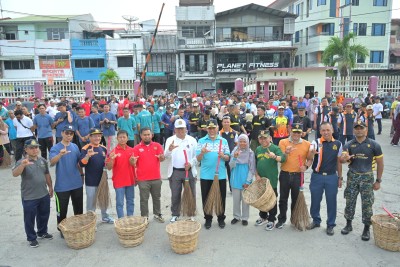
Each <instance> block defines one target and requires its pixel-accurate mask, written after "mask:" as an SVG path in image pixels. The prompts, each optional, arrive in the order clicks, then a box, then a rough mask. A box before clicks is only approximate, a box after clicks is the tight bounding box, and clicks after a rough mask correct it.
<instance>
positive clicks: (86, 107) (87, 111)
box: [81, 97, 92, 117]
mask: <svg viewBox="0 0 400 267" xmlns="http://www.w3.org/2000/svg"><path fill="white" fill-rule="evenodd" d="M81 107H82V108H83V109H84V110H85V116H86V117H88V116H90V111H91V110H92V104H90V101H89V97H85V102H83V103H82V105H81Z"/></svg>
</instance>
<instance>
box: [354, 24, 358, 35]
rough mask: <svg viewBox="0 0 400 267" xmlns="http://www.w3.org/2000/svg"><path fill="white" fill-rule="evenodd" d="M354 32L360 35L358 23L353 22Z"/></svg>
mask: <svg viewBox="0 0 400 267" xmlns="http://www.w3.org/2000/svg"><path fill="white" fill-rule="evenodd" d="M353 33H354V35H358V23H353Z"/></svg>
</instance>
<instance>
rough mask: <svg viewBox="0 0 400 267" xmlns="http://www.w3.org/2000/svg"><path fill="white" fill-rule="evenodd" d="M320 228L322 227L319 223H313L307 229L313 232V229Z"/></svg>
mask: <svg viewBox="0 0 400 267" xmlns="http://www.w3.org/2000/svg"><path fill="white" fill-rule="evenodd" d="M320 226H321V225H320V224H319V223H315V222H312V223H310V224H309V225H308V226H307V227H306V228H307V230H312V229H315V228H318V227H320Z"/></svg>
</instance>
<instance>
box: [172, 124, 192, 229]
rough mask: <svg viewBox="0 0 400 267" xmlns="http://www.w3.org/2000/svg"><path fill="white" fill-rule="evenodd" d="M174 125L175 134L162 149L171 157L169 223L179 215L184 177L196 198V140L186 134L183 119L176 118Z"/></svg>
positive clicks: (174, 220)
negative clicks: (170, 216)
mask: <svg viewBox="0 0 400 267" xmlns="http://www.w3.org/2000/svg"><path fill="white" fill-rule="evenodd" d="M174 126H175V135H173V136H171V137H169V138H168V139H167V141H166V143H165V151H164V155H165V158H171V161H170V164H169V165H168V178H169V186H170V188H171V213H172V218H171V221H170V222H171V223H172V222H176V221H177V220H178V218H179V216H180V210H181V194H182V185H183V183H184V182H185V179H189V184H190V188H191V190H192V194H193V196H194V199H196V176H197V170H196V167H195V164H196V162H197V160H196V147H197V141H196V139H195V138H194V137H192V136H190V135H188V134H187V129H186V126H187V125H186V122H185V121H184V120H182V119H177V120H176V121H175V123H174ZM192 166H193V168H192ZM186 176H187V177H186Z"/></svg>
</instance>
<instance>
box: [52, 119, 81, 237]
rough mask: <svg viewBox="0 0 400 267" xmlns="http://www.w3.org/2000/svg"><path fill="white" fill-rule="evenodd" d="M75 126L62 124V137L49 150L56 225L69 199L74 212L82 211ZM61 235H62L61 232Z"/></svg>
mask: <svg viewBox="0 0 400 267" xmlns="http://www.w3.org/2000/svg"><path fill="white" fill-rule="evenodd" d="M74 134H75V128H74V127H73V126H72V125H66V126H64V128H63V130H62V132H61V135H62V139H61V141H60V142H59V143H57V144H55V145H54V146H53V147H52V148H51V150H50V165H51V166H54V165H56V183H55V185H54V195H55V199H56V207H57V225H58V224H59V223H60V222H61V221H62V220H64V219H65V218H66V217H67V212H68V204H69V199H70V198H71V200H72V206H73V208H74V214H75V215H78V214H82V213H83V176H84V175H83V172H82V169H81V168H80V166H79V165H78V162H79V157H80V152H79V148H78V146H77V145H75V144H74V143H72V139H73V137H74ZM61 237H63V235H62V233H61Z"/></svg>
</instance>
